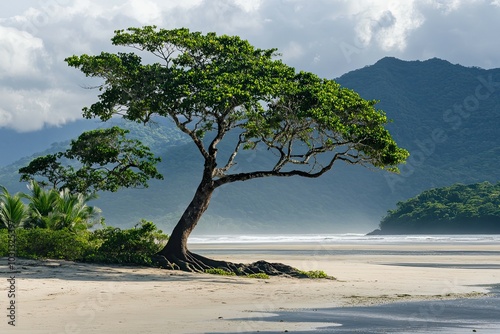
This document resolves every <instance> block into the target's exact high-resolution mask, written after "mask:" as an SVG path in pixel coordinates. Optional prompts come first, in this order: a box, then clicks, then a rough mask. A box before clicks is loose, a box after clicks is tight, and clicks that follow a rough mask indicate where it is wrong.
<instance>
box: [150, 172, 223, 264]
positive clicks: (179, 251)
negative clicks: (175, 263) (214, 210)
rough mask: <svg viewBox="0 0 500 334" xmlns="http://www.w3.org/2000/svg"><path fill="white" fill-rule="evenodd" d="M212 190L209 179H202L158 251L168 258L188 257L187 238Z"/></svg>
mask: <svg viewBox="0 0 500 334" xmlns="http://www.w3.org/2000/svg"><path fill="white" fill-rule="evenodd" d="M213 191H214V187H213V182H212V180H211V179H208V180H207V179H205V178H204V179H203V180H202V181H201V183H200V185H199V186H198V188H197V189H196V193H195V195H194V197H193V199H192V200H191V203H189V205H188V207H187V208H186V210H185V211H184V213H183V214H182V216H181V218H180V219H179V222H178V223H177V225H176V226H175V228H174V230H173V231H172V234H171V235H170V237H169V239H168V242H167V244H166V245H165V247H164V248H163V249H162V250H161V251H160V252H159V253H158V255H162V256H164V257H166V258H167V259H169V258H170V257H172V256H174V257H176V258H178V259H180V260H183V261H186V260H188V259H189V254H190V253H189V251H188V249H187V240H188V237H189V235H190V234H191V232H192V231H193V229H194V228H195V227H196V225H197V224H198V221H199V220H200V218H201V216H202V215H203V213H204V212H205V211H206V210H207V208H208V205H209V203H210V198H211V197H212V193H213Z"/></svg>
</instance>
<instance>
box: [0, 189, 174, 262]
mask: <svg viewBox="0 0 500 334" xmlns="http://www.w3.org/2000/svg"><path fill="white" fill-rule="evenodd" d="M29 189H30V191H31V193H30V194H23V193H18V194H15V195H11V194H10V193H9V192H8V191H7V189H5V188H3V189H2V190H3V192H2V194H0V220H1V223H2V224H0V256H5V255H7V254H8V253H9V250H8V249H7V245H8V237H9V234H11V233H15V235H16V238H15V240H16V242H15V246H16V255H17V256H18V257H26V258H55V259H65V260H73V261H86V262H99V263H128V264H143V265H152V264H153V262H152V260H151V257H152V256H153V255H154V254H156V253H157V252H158V251H160V250H161V248H163V246H164V245H165V243H166V241H167V240H168V236H167V235H165V234H163V232H162V231H161V230H158V229H157V227H156V226H155V225H154V224H153V223H152V222H148V221H145V220H143V221H141V222H140V223H138V224H137V225H136V226H134V227H133V228H131V229H119V228H114V227H110V226H105V224H104V219H103V218H101V217H100V210H99V209H98V208H97V207H94V206H90V205H88V201H90V200H91V199H93V198H95V195H84V194H81V193H74V192H70V191H69V190H68V189H63V190H60V191H59V190H56V189H54V188H50V189H45V188H43V187H42V186H40V185H39V184H38V183H37V182H36V181H31V182H30V186H29ZM23 199H25V200H26V201H28V203H27V204H26V203H24V202H23ZM99 225H100V228H96V229H93V228H95V227H96V226H99Z"/></svg>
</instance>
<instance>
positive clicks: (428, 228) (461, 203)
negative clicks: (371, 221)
mask: <svg viewBox="0 0 500 334" xmlns="http://www.w3.org/2000/svg"><path fill="white" fill-rule="evenodd" d="M380 231H381V233H385V234H391V233H397V234H401V233H448V234H454V233H500V182H498V183H496V184H491V183H489V182H481V183H475V184H470V185H464V184H454V185H452V186H449V187H443V188H434V189H430V190H427V191H424V192H422V193H421V194H419V195H418V196H416V197H414V198H410V199H408V200H406V201H404V202H399V203H397V208H396V209H394V210H389V211H388V213H387V215H386V216H385V217H384V218H383V219H382V221H381V223H380Z"/></svg>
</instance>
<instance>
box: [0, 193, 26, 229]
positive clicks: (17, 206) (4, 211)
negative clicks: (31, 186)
mask: <svg viewBox="0 0 500 334" xmlns="http://www.w3.org/2000/svg"><path fill="white" fill-rule="evenodd" d="M0 189H1V190H2V193H1V194H0V220H1V221H2V223H3V224H4V225H5V227H7V228H8V229H9V230H12V229H17V228H21V227H23V224H24V222H25V221H26V219H28V217H29V215H28V208H27V207H26V205H25V204H24V203H23V202H22V201H21V195H19V194H15V195H11V194H10V193H9V192H8V191H7V189H5V187H3V186H0Z"/></svg>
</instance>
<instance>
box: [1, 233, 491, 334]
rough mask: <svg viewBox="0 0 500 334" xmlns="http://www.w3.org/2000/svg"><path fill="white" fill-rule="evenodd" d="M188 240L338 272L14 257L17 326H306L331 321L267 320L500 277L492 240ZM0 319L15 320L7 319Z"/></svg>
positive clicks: (416, 297)
mask: <svg viewBox="0 0 500 334" xmlns="http://www.w3.org/2000/svg"><path fill="white" fill-rule="evenodd" d="M190 247H191V250H192V251H195V252H198V253H200V254H203V255H205V256H209V257H214V258H217V259H221V260H230V261H233V262H241V263H248V262H254V261H258V260H266V261H269V262H282V263H285V264H288V265H291V266H294V267H297V268H299V269H301V270H323V271H325V272H326V273H327V274H329V275H331V276H334V277H335V278H336V280H324V279H292V278H282V277H272V278H271V279H268V280H265V279H250V278H245V277H227V276H218V275H209V274H195V273H186V272H180V271H168V270H163V269H157V268H146V267H133V266H115V265H97V264H84V263H73V262H66V261H57V260H50V261H34V260H23V259H18V260H17V269H18V272H17V273H16V275H17V277H16V279H17V288H18V290H19V295H18V298H17V302H18V305H19V311H18V318H17V320H18V322H17V326H16V330H15V332H16V333H41V334H42V333H43V334H45V333H51V334H52V333H98V332H101V333H157V332H168V333H253V332H257V331H260V332H266V331H267V332H280V331H281V332H283V331H284V330H288V331H290V332H300V331H307V330H311V329H313V328H320V327H328V326H331V325H332V323H328V321H325V320H324V319H323V320H322V321H321V323H314V322H311V321H283V322H276V321H264V320H265V319H268V318H269V317H271V316H273V315H276V314H280V312H289V313H290V312H292V313H293V312H300V311H304V310H315V309H331V308H337V307H343V308H346V307H365V306H372V305H382V304H387V305H389V304H392V303H396V302H399V303H400V302H413V301H445V300H462V299H463V298H472V299H477V298H486V297H487V296H489V295H490V294H489V292H490V290H489V287H491V286H492V285H495V284H498V283H500V273H499V271H498V267H497V266H500V252H499V251H497V250H496V248H495V245H493V244H488V243H482V244H466V245H464V244H460V245H456V244H439V245H432V244H418V245H416V244H405V245H395V244H391V245H384V244H382V245H370V244H364V245H360V244H355V243H351V244H349V243H343V244H341V245H335V244H317V243H309V244H304V243H301V244H293V243H289V244H251V245H250V244H245V245H242V244H234V245H228V244H192V245H190ZM496 247H497V246H496ZM497 248H498V247H497ZM468 265H470V266H468ZM472 265H473V266H472ZM0 273H1V277H2V278H3V277H4V276H6V275H7V274H8V269H7V259H6V258H1V259H0ZM2 281H4V279H2ZM5 282H6V281H5ZM472 299H471V300H472ZM6 303H7V298H5V297H2V298H0V306H1V308H0V309H3V310H5V309H6ZM297 314H299V313H297ZM3 318H5V317H3ZM0 329H2V331H3V330H5V329H7V330H9V329H11V328H9V327H8V325H7V322H6V321H5V320H4V321H3V323H0Z"/></svg>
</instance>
